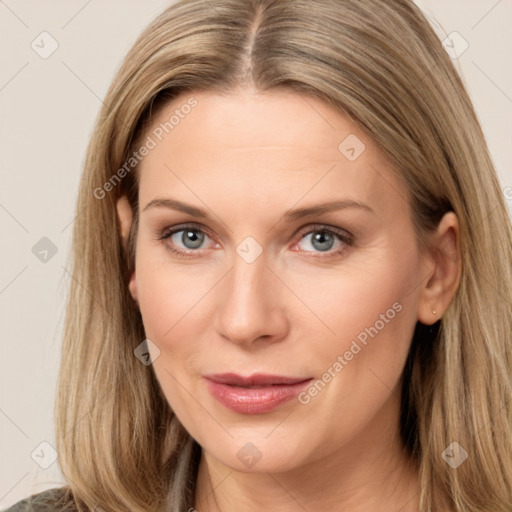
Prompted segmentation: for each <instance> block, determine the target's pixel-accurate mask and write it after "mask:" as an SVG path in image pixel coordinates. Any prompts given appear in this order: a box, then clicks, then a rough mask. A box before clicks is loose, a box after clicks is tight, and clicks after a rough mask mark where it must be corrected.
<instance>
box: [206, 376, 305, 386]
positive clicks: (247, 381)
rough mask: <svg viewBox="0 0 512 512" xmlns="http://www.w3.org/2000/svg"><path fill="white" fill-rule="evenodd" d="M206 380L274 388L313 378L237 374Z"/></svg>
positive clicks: (207, 377) (234, 384) (232, 384)
mask: <svg viewBox="0 0 512 512" xmlns="http://www.w3.org/2000/svg"><path fill="white" fill-rule="evenodd" d="M204 377H205V378H206V379H209V380H211V381H213V382H217V383H219V384H228V385H231V386H244V387H247V386H261V387H264V386H273V385H276V384H288V385H290V384H297V383H299V382H304V381H306V380H309V379H310V378H311V377H285V376H282V375H269V374H264V373H255V374H254V375H250V376H248V377H244V376H243V375H237V374H236V373H215V374H210V375H204Z"/></svg>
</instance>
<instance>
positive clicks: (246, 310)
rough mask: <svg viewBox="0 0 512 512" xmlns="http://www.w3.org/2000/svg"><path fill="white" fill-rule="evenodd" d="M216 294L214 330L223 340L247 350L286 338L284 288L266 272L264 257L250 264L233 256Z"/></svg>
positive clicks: (271, 274)
mask: <svg viewBox="0 0 512 512" xmlns="http://www.w3.org/2000/svg"><path fill="white" fill-rule="evenodd" d="M218 292H219V307H218V308H217V315H216V317H215V322H216V325H215V328H216V330H217V332H218V333H220V335H222V336H223V337H224V338H225V339H228V340H230V341H232V342H233V343H236V344H239V345H243V346H245V347H246V348H250V347H253V346H256V345H258V346H259V345H260V344H261V343H265V344H269V343H276V342H278V341H281V340H282V339H284V338H285V337H286V334H287V332H288V328H289V325H288V320H287V315H286V307H285V304H284V300H283V299H284V295H285V293H286V287H285V286H284V285H283V283H282V282H281V281H280V280H279V279H278V278H277V277H276V275H275V273H274V272H273V271H272V270H271V269H270V268H268V266H267V260H266V258H265V254H264V253H263V254H261V255H260V256H259V257H258V258H257V259H256V260H255V261H253V262H251V263H248V262H246V261H245V260H244V259H243V258H241V257H239V256H238V254H235V257H234V261H233V267H232V269H231V271H230V272H229V273H228V275H227V276H226V277H225V279H223V281H222V286H221V287H220V288H219V290H218Z"/></svg>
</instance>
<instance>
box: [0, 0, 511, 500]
mask: <svg viewBox="0 0 512 512" xmlns="http://www.w3.org/2000/svg"><path fill="white" fill-rule="evenodd" d="M205 1H206V0H205ZM171 3H173V2H171V1H169V0H165V1H163V0H156V1H152V2H147V1H146V2H143V1H142V0H138V1H135V0H130V1H126V0H124V1H121V0H108V1H105V0H104V1H102V2H100V1H99V0H88V1H87V0H68V1H67V2H59V1H56V0H52V1H46V2H37V1H35V0H31V1H28V0H25V1H18V0H0V45H1V48H2V52H1V54H0V115H1V118H0V119H1V123H0V156H1V160H0V162H1V165H0V172H1V184H2V185H1V189H0V223H1V224H0V225H1V232H0V236H1V243H2V245H1V265H0V315H1V316H0V334H1V357H0V365H1V366H0V375H1V383H0V439H1V440H2V442H1V446H0V461H1V467H0V508H1V509H3V508H6V507H8V506H10V505H12V504H13V503H15V502H17V501H19V500H21V499H22V498H25V497H27V496H29V495H30V494H34V493H37V492H41V491H43V490H45V489H48V488H52V487H58V486H61V485H64V484H65V481H64V480H63V478H62V475H61V473H60V470H59V467H58V461H57V462H54V463H53V464H51V465H50V466H49V467H48V468H47V469H43V468H42V467H40V465H38V464H37V463H36V461H37V460H39V461H42V462H44V461H50V460H51V459H50V458H49V457H51V448H50V447H49V446H48V445H46V444H43V445H41V443H43V442H46V443H49V444H50V445H53V446H54V445H55V437H54V427H53V406H54V399H55V391H56V381H57V373H58V366H59V359H60V346H61V332H62V326H63V319H64V304H65V294H66V291H67V287H68V283H69V280H70V279H71V277H70V274H69V273H68V272H67V270H66V269H67V268H68V267H69V265H68V263H69V260H68V257H69V249H70V240H71V231H72V221H73V215H74V213H73V212H74V203H75V199H76V195H77V190H78V180H79V177H80V173H81V167H82V164H83V159H84V155H85V149H86V146H87V142H88V139H89V136H90V134H91V131H92V127H93V123H94V120H95V118H96V115H97V113H98V111H99V108H100V106H101V100H102V98H103V97H104V95H105V93H106V91H107V88H108V86H109V84H110V82H111V80H112V79H113V77H114V74H115V71H116V70H117V69H118V67H119V65H120V63H121V60H122V58H123V56H124V55H125V53H126V52H127V51H128V49H129V47H130V46H131V45H132V44H133V43H134V41H135V39H136V37H137V36H138V35H139V34H140V32H141V31H142V30H143V28H144V27H145V26H146V25H147V24H148V23H149V22H150V20H152V19H153V18H154V16H156V15H157V14H158V13H159V12H161V11H162V10H163V9H164V8H165V7H167V6H168V5H170V4H171ZM417 4H418V5H419V6H420V7H421V8H422V10H423V12H424V13H425V14H426V15H427V16H428V17H429V19H430V22H431V24H432V26H433V27H434V29H435V30H436V32H437V34H438V35H439V37H440V39H441V40H443V39H445V38H446V37H447V35H448V34H451V33H452V32H454V31H455V32H458V34H460V36H462V38H463V40H465V41H467V43H468V45H469V46H468V48H467V50H466V51H465V52H464V53H462V54H461V55H460V56H459V57H458V58H456V59H454V61H455V63H456V66H457V69H458V70H459V73H460V74H461V75H462V78H463V80H464V82H465V84H466V86H467V87H468V90H469V93H470V95H471V98H472V100H473V103H474V105H475V108H476V111H477V113H478V116H479V118H480V121H481V124H482V127H483V130H484V133H485V135H486V139H487V142H488V145H489V148H490V151H491V155H492V157H493V160H494V163H495V166H496V169H497V172H498V176H499V179H500V181H501V183H502V189H503V193H504V195H505V197H506V198H507V206H508V207H509V212H510V211H511V210H512V207H511V203H512V165H511V164H512V150H511V142H512V141H511V139H510V135H511V122H510V120H511V119H512V70H511V67H510V64H509V63H510V54H511V48H512V34H511V31H510V20H511V19H512V1H511V0H499V1H496V0H472V1H467V0H417ZM45 31H46V32H48V33H49V34H50V35H51V37H52V38H54V39H55V40H56V41H57V43H58V48H57V50H56V51H55V52H54V53H53V54H52V55H51V56H49V57H48V58H46V59H43V58H42V57H41V56H40V55H39V54H38V53H36V51H35V50H34V49H33V48H32V46H31V45H32V43H33V41H34V40H35V43H34V44H37V43H38V41H40V40H41V37H47V36H40V34H41V33H42V32H45ZM452 37H454V38H457V37H458V36H452ZM454 40H455V41H456V44H455V48H459V49H461V48H462V46H460V44H463V41H462V40H461V39H460V38H459V39H454ZM45 41H47V42H46V43H45V44H44V46H45V48H46V50H48V49H49V48H50V46H49V44H50V43H49V41H50V40H49V39H46V40H45ZM457 41H458V42H457ZM39 44H40V46H41V43H39ZM457 45H459V46H457ZM41 51H42V50H41ZM43 237H47V238H48V239H50V240H51V242H52V243H53V244H54V245H55V247H56V249H57V253H56V254H55V255H53V256H51V253H50V255H49V256H48V261H46V262H43V261H40V259H38V258H37V257H36V255H34V253H33V251H32V248H33V247H34V245H35V244H36V243H38V242H39V241H40V240H41V238H43ZM35 252H37V251H35ZM50 256H51V257H50ZM31 454H32V456H31ZM38 455H39V458H38ZM32 457H33V458H32Z"/></svg>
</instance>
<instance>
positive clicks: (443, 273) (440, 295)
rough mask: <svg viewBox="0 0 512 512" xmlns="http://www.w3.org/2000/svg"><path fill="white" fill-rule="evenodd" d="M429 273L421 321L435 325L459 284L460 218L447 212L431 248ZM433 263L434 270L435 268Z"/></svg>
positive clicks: (423, 291) (420, 309) (422, 294)
mask: <svg viewBox="0 0 512 512" xmlns="http://www.w3.org/2000/svg"><path fill="white" fill-rule="evenodd" d="M428 259H429V262H431V263H429V266H430V273H429V275H428V276H427V277H426V278H425V281H424V283H423V287H422V290H421V295H420V299H419V303H418V320H419V321H420V322H421V323H422V324H425V325H432V324H434V323H435V322H437V321H438V320H439V319H440V318H441V317H442V316H443V314H444V312H445V311H446V309H447V308H448V306H449V305H450V303H451V302H452V300H453V297H454V296H455V293H456V291H457V288H458V286H459V283H460V278H461V274H462V262H461V258H460V230H459V223H458V219H457V216H456V215H455V213H454V212H448V213H446V214H445V215H444V217H443V218H442V220H441V222H440V223H439V226H438V229H437V232H436V234H435V235H434V236H433V237H432V240H431V242H430V247H429V255H428ZM432 264H433V268H432Z"/></svg>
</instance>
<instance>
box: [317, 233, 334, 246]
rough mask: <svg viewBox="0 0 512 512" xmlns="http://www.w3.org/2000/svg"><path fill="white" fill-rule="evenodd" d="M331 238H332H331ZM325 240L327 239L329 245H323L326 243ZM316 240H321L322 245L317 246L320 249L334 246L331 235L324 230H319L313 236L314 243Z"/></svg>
mask: <svg viewBox="0 0 512 512" xmlns="http://www.w3.org/2000/svg"><path fill="white" fill-rule="evenodd" d="M329 239H331V240H329ZM325 240H327V241H328V242H327V247H326V246H325V245H322V244H325ZM315 242H320V244H321V246H320V247H318V246H317V249H319V250H329V249H330V248H331V246H332V238H331V235H329V234H327V233H325V232H324V231H322V232H318V233H317V234H316V235H315V236H314V237H313V244H314V243H315Z"/></svg>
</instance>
